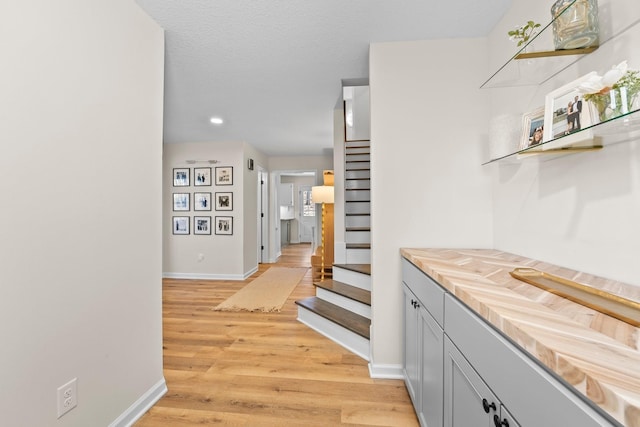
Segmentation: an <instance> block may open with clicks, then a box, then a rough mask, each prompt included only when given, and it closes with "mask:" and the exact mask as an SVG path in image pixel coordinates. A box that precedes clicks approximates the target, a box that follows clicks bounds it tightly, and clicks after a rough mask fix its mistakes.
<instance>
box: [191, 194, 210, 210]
mask: <svg viewBox="0 0 640 427" xmlns="http://www.w3.org/2000/svg"><path fill="white" fill-rule="evenodd" d="M193 210H194V211H210V210H211V193H193Z"/></svg>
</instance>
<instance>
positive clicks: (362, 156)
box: [345, 151, 370, 162]
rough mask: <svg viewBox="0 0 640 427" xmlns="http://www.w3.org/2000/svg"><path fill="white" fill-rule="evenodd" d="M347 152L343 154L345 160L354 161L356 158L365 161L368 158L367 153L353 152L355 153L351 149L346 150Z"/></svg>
mask: <svg viewBox="0 0 640 427" xmlns="http://www.w3.org/2000/svg"><path fill="white" fill-rule="evenodd" d="M347 154H348V156H345V157H346V159H347V160H346V161H347V162H354V161H356V160H366V161H369V160H370V159H369V153H362V154H355V153H352V152H351V151H348V152H347Z"/></svg>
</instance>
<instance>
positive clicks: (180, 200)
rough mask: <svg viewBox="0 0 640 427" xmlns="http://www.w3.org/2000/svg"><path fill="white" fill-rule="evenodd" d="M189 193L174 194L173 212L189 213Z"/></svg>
mask: <svg viewBox="0 0 640 427" xmlns="http://www.w3.org/2000/svg"><path fill="white" fill-rule="evenodd" d="M189 205H190V204H189V193H173V210H174V211H189V210H190V209H191V208H190V206H189Z"/></svg>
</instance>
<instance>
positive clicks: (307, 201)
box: [302, 189, 316, 216]
mask: <svg viewBox="0 0 640 427" xmlns="http://www.w3.org/2000/svg"><path fill="white" fill-rule="evenodd" d="M302 216H316V204H315V203H313V200H311V189H308V190H303V191H302Z"/></svg>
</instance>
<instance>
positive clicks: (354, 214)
mask: <svg viewBox="0 0 640 427" xmlns="http://www.w3.org/2000/svg"><path fill="white" fill-rule="evenodd" d="M344 215H345V216H371V214H370V213H348V214H344Z"/></svg>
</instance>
